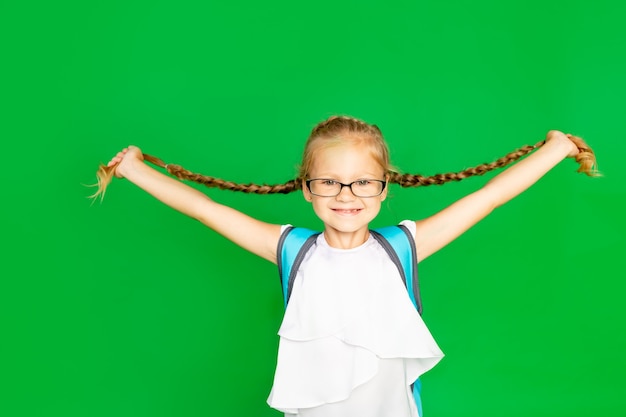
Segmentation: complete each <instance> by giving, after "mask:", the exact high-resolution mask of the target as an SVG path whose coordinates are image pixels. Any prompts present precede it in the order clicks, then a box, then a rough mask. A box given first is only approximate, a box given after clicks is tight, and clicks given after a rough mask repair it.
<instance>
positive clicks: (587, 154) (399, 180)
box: [90, 116, 600, 199]
mask: <svg viewBox="0 0 626 417" xmlns="http://www.w3.org/2000/svg"><path fill="white" fill-rule="evenodd" d="M339 133H351V134H355V135H360V136H362V137H367V138H373V139H372V142H373V143H374V144H375V145H376V146H378V148H379V151H380V153H381V165H382V166H387V167H389V161H388V159H389V156H388V149H387V147H386V145H385V142H384V139H383V137H382V133H381V131H380V129H379V128H378V127H377V126H376V125H371V124H368V123H365V122H363V121H361V120H359V119H355V118H352V117H346V116H331V117H329V118H328V119H326V120H324V121H322V122H320V123H318V124H317V125H316V126H315V127H314V128H313V130H312V131H311V135H310V136H309V140H308V141H307V144H306V146H305V152H304V156H303V166H302V167H301V169H300V174H299V175H298V177H297V178H295V179H292V180H289V181H287V182H285V183H283V184H273V185H269V184H261V185H258V184H254V183H248V184H239V183H235V182H232V181H226V180H223V179H219V178H215V177H211V176H207V175H202V174H197V173H193V172H191V171H189V170H187V169H185V168H183V167H182V166H180V165H174V164H166V163H165V162H163V161H162V160H161V159H159V158H157V157H154V156H151V155H147V154H143V157H144V159H145V160H146V161H148V162H150V163H151V164H153V165H155V166H158V167H161V168H164V169H165V170H166V171H167V172H168V173H169V174H171V175H173V176H175V177H177V178H179V179H181V180H188V181H193V182H196V183H198V184H202V185H205V186H207V187H212V188H219V189H221V190H231V191H239V192H244V193H254V194H289V193H291V192H294V191H296V190H299V189H301V186H302V179H304V178H306V177H307V175H308V168H309V166H310V161H311V160H312V153H313V151H314V145H313V144H314V142H316V141H320V138H332V137H335V136H338V134H339ZM567 137H568V138H569V139H570V140H571V141H572V142H574V144H575V145H576V146H577V147H578V150H579V153H578V154H577V155H576V162H577V163H578V164H579V165H580V166H579V168H578V172H581V173H584V174H586V175H588V176H599V175H600V174H599V173H598V171H597V169H596V157H595V154H594V152H593V150H592V149H591V148H590V147H589V145H587V144H586V143H585V142H584V141H583V140H582V139H581V138H579V137H577V136H574V135H567ZM544 144H545V140H544V141H541V142H538V143H537V144H535V145H534V146H531V145H526V146H522V147H521V148H519V149H517V150H515V151H513V152H510V153H508V154H506V155H505V156H503V157H502V158H499V159H497V160H496V161H493V162H491V163H484V164H481V165H478V166H476V167H473V168H468V169H465V170H463V171H460V172H456V173H446V174H435V175H432V176H429V177H425V176H422V175H419V174H400V173H397V172H395V171H394V170H392V169H388V173H389V182H391V183H396V184H399V185H400V186H401V187H420V186H427V185H442V184H445V183H447V182H451V181H461V180H463V179H465V178H469V177H473V176H477V175H484V174H486V173H487V172H489V171H493V170H494V169H498V168H503V167H505V166H507V165H509V164H511V163H513V162H514V161H516V160H518V159H520V158H521V157H523V156H525V155H527V154H529V153H531V152H532V151H533V150H535V149H537V148H539V147H541V146H543V145H544ZM114 172H115V166H111V167H107V166H105V165H103V164H101V165H100V167H99V169H98V172H97V174H96V176H97V178H98V183H97V184H95V185H94V186H97V187H98V189H97V191H96V192H95V193H94V194H93V195H91V196H90V197H91V198H94V199H95V198H97V197H100V198H104V193H105V191H106V188H107V186H108V184H109V183H110V182H111V180H112V178H113V175H114Z"/></svg>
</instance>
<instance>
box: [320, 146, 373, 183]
mask: <svg viewBox="0 0 626 417" xmlns="http://www.w3.org/2000/svg"><path fill="white" fill-rule="evenodd" d="M382 173H384V167H382V166H381V164H380V161H379V159H378V158H376V155H375V152H374V151H373V149H372V146H368V145H367V144H364V143H362V142H361V143H359V144H341V145H335V146H329V147H324V148H321V149H318V150H317V152H315V154H314V155H313V158H312V164H311V172H310V174H311V175H315V176H320V175H323V176H332V177H355V176H356V177H359V176H363V175H369V176H372V175H375V176H379V175H381V174H382Z"/></svg>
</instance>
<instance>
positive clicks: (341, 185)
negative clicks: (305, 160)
mask: <svg viewBox="0 0 626 417" xmlns="http://www.w3.org/2000/svg"><path fill="white" fill-rule="evenodd" d="M319 180H326V181H334V182H336V183H337V184H339V185H340V188H339V191H338V192H337V194H333V195H322V194H315V193H314V192H313V191H311V181H319ZM359 181H373V182H379V183H381V184H382V185H383V186H382V188H381V189H380V192H379V193H378V194H374V195H365V196H364V195H358V194H356V193H355V192H354V190H353V189H352V184H355V183H357V182H359ZM304 183H305V184H306V188H307V189H308V190H309V192H310V193H311V194H313V195H314V196H317V197H337V196H338V195H339V194H341V192H342V191H343V187H348V188H349V189H350V192H351V193H352V194H353V195H354V196H355V197H359V198H371V197H378V196H379V195H381V194H382V193H383V191H385V188H386V187H387V181H385V180H372V179H368V178H361V179H359V180H356V181H352V182H351V183H349V184H344V183H343V182H339V181H337V180H334V179H332V178H310V179H308V180H305V181H304Z"/></svg>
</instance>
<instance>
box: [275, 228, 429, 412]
mask: <svg viewBox="0 0 626 417" xmlns="http://www.w3.org/2000/svg"><path fill="white" fill-rule="evenodd" d="M370 233H371V234H372V236H373V237H374V238H375V239H376V240H377V241H378V242H379V243H380V244H381V246H382V247H383V248H384V249H385V251H386V252H387V254H388V255H389V257H390V258H391V260H392V262H393V263H394V264H395V265H396V266H397V267H398V271H400V276H401V277H402V281H403V283H404V286H405V287H406V289H407V292H408V293H409V297H410V298H411V301H412V302H413V305H414V306H415V309H416V310H417V312H418V313H419V314H420V315H421V314H422V302H421V299H420V295H419V282H418V279H417V255H416V249H415V241H414V240H413V236H412V235H411V232H410V231H409V230H408V229H407V227H406V226H404V225H397V226H387V227H382V228H378V229H373V230H370ZM319 234H320V232H316V231H314V230H310V229H306V228H302V227H293V226H288V228H287V230H285V231H284V232H283V234H282V235H281V236H280V239H279V241H278V249H277V251H276V256H277V260H276V263H277V264H278V274H279V276H280V281H281V287H282V290H283V298H284V302H285V308H286V307H287V303H288V302H289V298H290V297H291V291H292V289H293V283H294V281H295V279H296V275H297V273H298V269H299V268H300V264H301V263H302V260H303V259H304V256H305V255H306V253H307V252H308V251H309V249H310V248H311V246H313V245H314V244H315V241H316V239H317V236H318V235H319ZM411 388H412V391H413V397H414V398H415V404H416V405H417V411H418V415H419V416H420V417H421V416H422V400H421V390H422V384H421V382H420V380H419V379H418V380H416V381H415V382H414V383H413V385H412V387H411Z"/></svg>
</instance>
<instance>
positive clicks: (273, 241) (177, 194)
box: [108, 146, 280, 263]
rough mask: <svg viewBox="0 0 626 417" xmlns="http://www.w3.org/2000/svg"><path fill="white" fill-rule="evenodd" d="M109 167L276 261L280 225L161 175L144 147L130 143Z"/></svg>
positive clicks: (164, 201)
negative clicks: (147, 159) (146, 158)
mask: <svg viewBox="0 0 626 417" xmlns="http://www.w3.org/2000/svg"><path fill="white" fill-rule="evenodd" d="M108 166H115V176H116V177H118V178H126V179H127V180H129V181H130V182H132V183H134V184H135V185H137V186H138V187H140V188H142V189H143V190H145V191H147V192H148V193H149V194H151V195H153V196H154V197H156V198H157V199H158V200H160V201H161V202H163V203H165V204H167V205H168V206H170V207H172V208H174V209H176V210H178V211H180V212H181V213H183V214H186V215H187V216H189V217H192V218H194V219H196V220H199V221H200V222H202V223H203V224H204V225H206V226H208V227H210V228H211V229H213V230H215V231H216V232H218V233H220V234H221V235H223V236H224V237H226V238H227V239H230V240H232V241H233V242H234V243H236V244H238V245H239V246H241V247H242V248H244V249H246V250H248V251H250V252H252V253H254V254H256V255H259V256H260V257H262V258H265V259H267V260H269V261H271V262H273V263H276V245H277V244H278V239H279V236H280V226H279V225H276V224H269V223H265V222H262V221H259V220H256V219H254V218H252V217H250V216H247V215H245V214H243V213H241V212H239V211H237V210H234V209H232V208H230V207H228V206H225V205H223V204H219V203H216V202H215V201H213V200H211V199H210V198H209V197H208V196H207V195H205V194H204V193H202V192H200V191H198V190H196V189H194V188H192V187H190V186H188V185H186V184H184V183H182V182H180V181H178V180H176V179H174V178H171V177H169V176H167V175H164V174H161V173H160V172H158V171H157V170H155V169H153V168H151V167H149V166H148V165H147V164H145V163H144V162H143V156H142V153H141V150H140V149H139V148H137V147H135V146H129V147H128V148H125V149H124V150H122V151H121V152H119V153H118V154H117V155H116V156H115V157H113V159H111V161H110V162H109V163H108Z"/></svg>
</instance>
